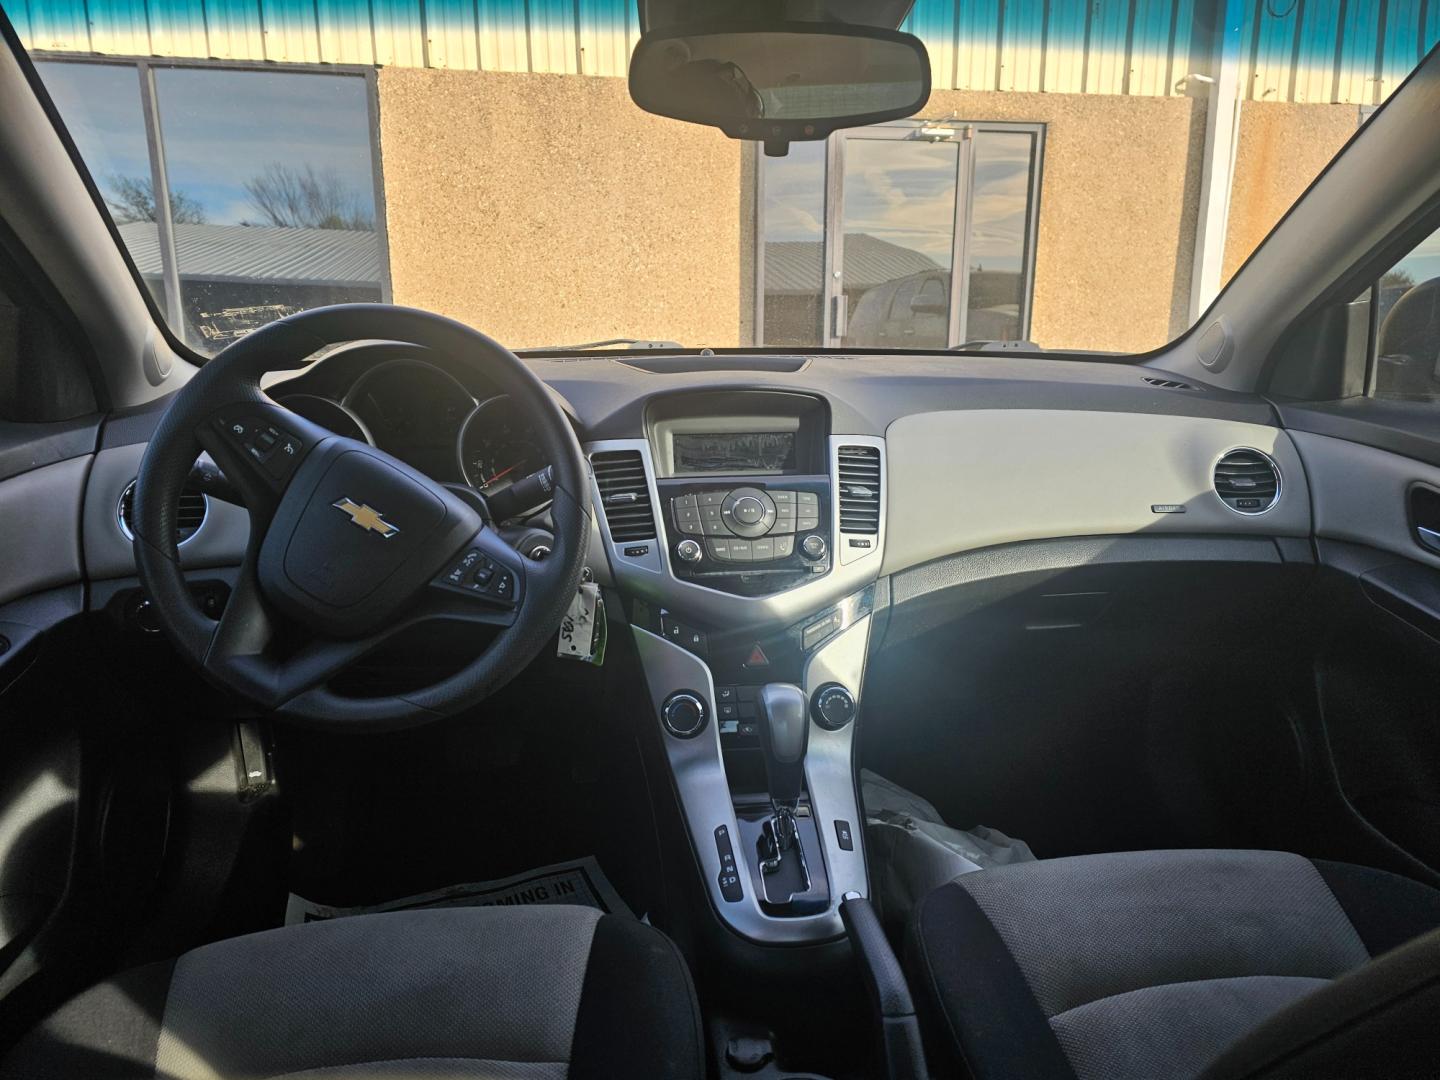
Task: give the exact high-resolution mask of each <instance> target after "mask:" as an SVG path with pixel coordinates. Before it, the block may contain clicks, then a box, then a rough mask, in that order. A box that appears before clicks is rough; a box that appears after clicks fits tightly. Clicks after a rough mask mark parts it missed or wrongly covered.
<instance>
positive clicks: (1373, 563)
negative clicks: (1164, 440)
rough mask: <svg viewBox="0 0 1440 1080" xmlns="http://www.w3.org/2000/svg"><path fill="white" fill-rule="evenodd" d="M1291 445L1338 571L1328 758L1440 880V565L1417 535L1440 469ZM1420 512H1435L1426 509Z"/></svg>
mask: <svg viewBox="0 0 1440 1080" xmlns="http://www.w3.org/2000/svg"><path fill="white" fill-rule="evenodd" d="M1291 436H1292V438H1293V439H1294V441H1295V446H1296V448H1297V450H1298V451H1299V453H1300V457H1301V459H1302V461H1303V462H1304V464H1305V469H1306V472H1307V474H1308V477H1309V481H1310V491H1311V498H1312V501H1313V505H1314V516H1315V533H1316V537H1317V551H1318V553H1319V558H1320V563H1321V565H1322V566H1323V567H1324V568H1326V570H1327V571H1328V572H1327V573H1326V574H1325V575H1324V576H1323V581H1324V586H1325V587H1324V588H1323V590H1321V591H1320V593H1319V594H1318V595H1317V597H1316V598H1315V602H1314V605H1313V607H1312V610H1311V613H1310V615H1309V618H1310V620H1311V622H1312V624H1313V626H1314V629H1315V631H1316V654H1315V685H1316V695H1317V700H1316V705H1317V710H1318V720H1319V726H1320V734H1321V735H1322V737H1323V746H1324V749H1325V750H1326V752H1328V754H1329V756H1330V758H1331V760H1332V761H1333V766H1334V776H1335V780H1336V782H1337V784H1338V786H1339V789H1340V792H1341V793H1342V794H1343V797H1344V800H1345V802H1346V803H1347V804H1348V806H1349V807H1350V808H1351V809H1353V812H1354V813H1355V814H1357V815H1358V816H1359V819H1360V821H1361V823H1362V824H1363V826H1364V827H1366V828H1369V829H1372V830H1374V831H1375V832H1376V833H1378V834H1379V837H1380V838H1381V843H1382V845H1393V847H1394V848H1396V849H1398V851H1399V852H1402V853H1404V855H1406V856H1409V857H1412V858H1415V859H1418V860H1419V861H1420V862H1421V863H1422V864H1424V866H1425V867H1427V868H1428V869H1429V871H1430V873H1431V874H1432V875H1433V874H1434V873H1436V872H1440V695H1437V694H1436V691H1435V688H1436V687H1437V686H1440V553H1437V552H1436V551H1435V550H1433V549H1432V548H1431V547H1430V546H1429V545H1427V544H1426V543H1425V538H1424V535H1423V534H1421V533H1419V532H1418V531H1417V529H1416V520H1415V511H1416V506H1417V502H1416V498H1415V495H1416V491H1417V489H1418V490H1425V491H1428V490H1430V489H1432V488H1433V489H1437V490H1440V468H1436V467H1435V466H1432V465H1428V464H1425V463H1422V462H1419V461H1415V460H1413V459H1411V458H1408V457H1403V456H1401V455H1399V454H1395V453H1391V452H1389V451H1386V450H1382V449H1378V448H1376V447H1372V446H1366V445H1362V444H1360V443H1355V442H1349V441H1347V440H1344V439H1338V438H1331V437H1329V436H1325V435H1318V434H1312V433H1308V432H1304V431H1292V432H1291ZM1420 505H1421V510H1422V512H1424V511H1425V510H1426V504H1424V500H1423V499H1422V500H1421V504H1420ZM1370 861H1371V862H1372V863H1374V862H1375V860H1374V858H1373V857H1372V859H1371V860H1370ZM1412 872H1413V871H1412Z"/></svg>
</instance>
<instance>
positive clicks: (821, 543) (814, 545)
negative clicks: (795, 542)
mask: <svg viewBox="0 0 1440 1080" xmlns="http://www.w3.org/2000/svg"><path fill="white" fill-rule="evenodd" d="M811 527H812V528H813V527H814V526H811ZM826 550H827V549H826V546H825V538H824V537H823V536H818V535H816V534H814V533H812V534H811V535H809V536H807V537H805V539H804V540H802V541H800V554H802V555H804V556H805V557H806V558H807V559H823V558H824V557H825V552H826Z"/></svg>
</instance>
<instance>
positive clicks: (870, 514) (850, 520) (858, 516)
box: [838, 446, 880, 533]
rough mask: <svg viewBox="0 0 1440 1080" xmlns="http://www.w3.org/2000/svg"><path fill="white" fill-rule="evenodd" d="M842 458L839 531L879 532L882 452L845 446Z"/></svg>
mask: <svg viewBox="0 0 1440 1080" xmlns="http://www.w3.org/2000/svg"><path fill="white" fill-rule="evenodd" d="M838 453H839V458H840V531H841V532H842V533H878V532H879V531H880V451H879V450H877V449H875V447H873V446H842V447H840V449H839V451H838Z"/></svg>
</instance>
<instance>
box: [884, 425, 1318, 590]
mask: <svg viewBox="0 0 1440 1080" xmlns="http://www.w3.org/2000/svg"><path fill="white" fill-rule="evenodd" d="M885 442H886V448H887V457H886V462H887V473H886V482H887V483H886V486H887V487H888V488H889V492H890V494H889V500H888V502H889V509H888V522H887V528H888V536H889V539H888V541H887V542H886V545H885V561H884V567H883V573H886V574H891V573H894V572H896V571H897V570H903V569H905V568H906V567H909V566H915V565H918V564H920V563H924V562H929V561H930V560H932V559H937V558H941V557H943V556H946V555H953V554H957V553H959V552H963V551H973V550H976V549H979V548H985V547H992V546H994V545H997V544H1007V543H1014V542H1017V541H1022V540H1042V539H1054V538H1059V537H1072V536H1114V535H1133V534H1137V533H1158V534H1171V535H1174V534H1190V535H1196V534H1201V535H1216V534H1220V535H1242V536H1243V535H1249V536H1254V535H1265V536H1309V535H1310V494H1309V488H1308V484H1307V482H1306V477H1305V471H1304V469H1303V467H1302V465H1301V462H1300V458H1299V455H1298V454H1297V453H1296V451H1295V447H1294V444H1293V443H1292V442H1291V440H1290V437H1289V436H1288V435H1287V434H1286V433H1285V432H1284V431H1282V430H1280V429H1279V428H1273V427H1267V426H1265V425H1261V424H1246V423H1238V422H1236V421H1232V420H1216V419H1210V418H1206V417H1187V416H1170V415H1151V414H1145V413H1121V412H1088V411H1080V410H1062V409H977V410H959V411H948V412H932V413H919V414H915V415H911V416H906V417H902V418H901V419H899V420H896V421H895V422H894V423H893V424H891V425H890V427H889V428H888V429H887V431H886V433H885ZM1238 447H1248V448H1252V449H1255V450H1261V451H1264V452H1265V453H1266V454H1268V455H1269V456H1270V457H1271V458H1273V459H1274V460H1275V462H1276V463H1277V464H1278V465H1279V467H1280V470H1281V475H1282V492H1281V496H1280V499H1279V501H1278V502H1277V503H1276V504H1275V506H1274V507H1273V508H1272V509H1271V510H1269V511H1268V512H1266V513H1264V514H1259V515H1254V516H1247V515H1243V514H1239V513H1236V512H1235V511H1233V510H1231V509H1230V508H1229V507H1228V506H1226V505H1225V504H1224V503H1223V502H1221V501H1220V498H1219V496H1218V495H1216V494H1215V491H1214V488H1213V487H1212V486H1211V478H1212V473H1213V470H1214V466H1215V462H1216V460H1217V459H1218V458H1219V457H1220V455H1222V454H1224V453H1225V452H1226V451H1228V450H1232V449H1236V448H1238ZM1161 504H1166V505H1177V504H1178V505H1181V506H1183V507H1184V511H1183V512H1181V513H1157V512H1155V511H1154V510H1153V509H1152V507H1153V506H1155V505H1161Z"/></svg>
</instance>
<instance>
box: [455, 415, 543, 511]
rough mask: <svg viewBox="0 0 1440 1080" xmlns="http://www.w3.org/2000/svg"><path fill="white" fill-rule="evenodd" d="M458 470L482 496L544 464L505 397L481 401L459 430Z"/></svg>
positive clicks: (526, 428)
mask: <svg viewBox="0 0 1440 1080" xmlns="http://www.w3.org/2000/svg"><path fill="white" fill-rule="evenodd" d="M459 453H460V471H461V473H462V474H463V475H464V477H465V482H466V483H467V484H469V485H470V486H471V487H473V488H475V489H476V490H478V491H480V492H481V493H482V494H484V495H493V494H495V492H497V491H503V490H504V489H505V488H507V487H509V486H510V485H511V484H513V483H515V481H517V480H523V479H525V477H527V476H529V475H530V474H531V473H533V472H537V471H538V470H540V469H543V468H544V467H545V466H546V465H547V464H548V462H547V461H546V460H545V456H544V454H543V453H541V451H540V448H539V445H538V444H537V443H536V441H535V433H534V431H533V429H532V428H531V426H530V424H529V423H528V422H527V421H525V420H524V419H522V418H521V417H519V416H517V415H516V413H515V410H514V407H513V406H512V405H511V402H510V398H509V396H508V395H505V394H502V395H500V396H499V397H493V398H490V399H489V400H487V401H482V402H481V403H480V404H479V405H477V406H476V407H475V411H474V412H472V413H471V414H470V416H469V417H468V418H467V419H466V421H465V423H464V425H463V426H462V427H461V428H460V440H459Z"/></svg>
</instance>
